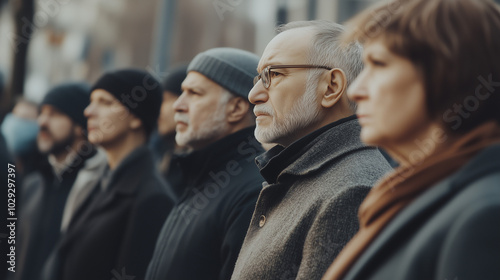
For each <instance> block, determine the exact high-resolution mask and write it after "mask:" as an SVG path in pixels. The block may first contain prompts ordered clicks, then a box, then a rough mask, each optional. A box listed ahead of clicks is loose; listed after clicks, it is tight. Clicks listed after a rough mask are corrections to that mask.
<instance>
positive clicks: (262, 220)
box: [259, 215, 266, 227]
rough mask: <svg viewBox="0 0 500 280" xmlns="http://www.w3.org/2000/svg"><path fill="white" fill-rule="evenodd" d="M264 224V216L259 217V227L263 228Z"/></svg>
mask: <svg viewBox="0 0 500 280" xmlns="http://www.w3.org/2000/svg"><path fill="white" fill-rule="evenodd" d="M265 223H266V216H264V215H260V220H259V227H263V226H264V224H265Z"/></svg>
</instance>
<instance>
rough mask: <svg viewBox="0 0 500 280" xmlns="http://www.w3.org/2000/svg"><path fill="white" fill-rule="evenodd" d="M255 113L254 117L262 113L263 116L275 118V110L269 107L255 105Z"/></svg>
mask: <svg viewBox="0 0 500 280" xmlns="http://www.w3.org/2000/svg"><path fill="white" fill-rule="evenodd" d="M253 113H254V115H257V114H258V113H261V114H266V115H269V116H271V117H272V116H273V110H272V109H271V108H269V107H267V106H266V105H255V107H253Z"/></svg>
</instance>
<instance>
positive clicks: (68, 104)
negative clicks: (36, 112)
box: [40, 82, 90, 129]
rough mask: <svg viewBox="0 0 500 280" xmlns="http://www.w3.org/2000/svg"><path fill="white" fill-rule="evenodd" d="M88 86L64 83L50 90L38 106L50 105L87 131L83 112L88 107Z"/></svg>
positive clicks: (80, 83)
mask: <svg viewBox="0 0 500 280" xmlns="http://www.w3.org/2000/svg"><path fill="white" fill-rule="evenodd" d="M89 96H90V86H89V85H88V84H87V83H82V82H78V83H66V84H61V85H58V86H56V87H54V88H53V89H51V90H50V91H49V92H48V93H47V94H46V95H45V97H44V98H43V100H42V102H41V103H40V106H43V105H52V106H54V107H55V108H56V109H57V110H59V111H61V112H62V113H64V114H65V115H67V116H68V117H70V118H71V119H72V120H73V121H74V122H75V123H76V124H78V125H80V126H81V127H83V128H84V129H87V118H85V116H84V115H83V110H85V108H86V107H87V106H88V105H89V102H90V101H89Z"/></svg>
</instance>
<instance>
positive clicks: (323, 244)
mask: <svg viewBox="0 0 500 280" xmlns="http://www.w3.org/2000/svg"><path fill="white" fill-rule="evenodd" d="M369 191H370V187H365V186H357V187H352V188H348V189H346V190H345V191H343V192H341V193H340V194H339V195H337V196H335V197H333V198H332V199H330V200H329V201H328V203H327V204H326V205H323V206H322V207H321V210H320V212H319V213H318V215H317V216H316V219H315V220H314V222H313V224H312V226H311V228H310V230H309V233H308V234H307V237H306V240H305V244H304V251H303V256H302V261H301V264H300V267H299V268H298V274H297V278H296V279H297V280H298V279H304V280H306V279H307V280H311V279H321V277H323V275H324V274H325V272H326V270H327V269H328V267H329V266H330V265H331V263H332V262H333V260H334V259H335V257H336V256H337V255H338V254H339V253H340V251H341V250H342V248H343V247H344V246H345V245H346V244H347V242H348V241H349V240H350V239H351V238H352V237H353V236H354V234H356V232H357V231H358V229H359V221H358V209H359V206H360V204H361V202H362V201H363V200H364V199H365V197H366V195H367V194H368V192H369Z"/></svg>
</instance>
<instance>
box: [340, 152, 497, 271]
mask: <svg viewBox="0 0 500 280" xmlns="http://www.w3.org/2000/svg"><path fill="white" fill-rule="evenodd" d="M499 262H500V145H495V146H492V147H489V148H487V149H485V150H483V151H482V152H480V153H479V154H478V155H477V156H476V157H475V158H474V159H472V160H471V161H470V162H468V163H467V164H466V165H465V166H464V167H462V168H461V169H460V170H459V171H458V172H456V173H455V174H453V175H451V176H450V177H448V178H446V179H445V180H443V181H441V182H439V183H437V184H436V185H435V186H432V187H431V188H430V189H429V190H427V191H426V192H424V193H423V194H422V195H420V196H419V197H418V198H417V199H416V200H415V201H413V202H412V203H411V204H410V205H409V206H408V207H406V208H405V209H404V210H403V211H401V212H400V213H399V214H398V215H397V216H396V217H395V218H394V219H393V220H392V221H391V222H390V223H389V224H388V225H387V226H386V228H385V229H384V230H383V231H382V232H381V233H380V234H379V236H377V238H376V239H375V240H374V241H373V242H372V244H371V245H370V246H369V247H368V248H367V249H366V251H365V252H364V253H363V254H362V255H361V256H360V258H359V259H358V260H357V261H356V263H355V264H354V265H353V267H352V268H351V269H350V270H349V272H348V273H347V274H346V276H345V277H344V278H343V279H344V280H354V279H374V280H375V279H377V280H378V279H380V280H387V279H404V280H423V279H425V280H446V279H448V280H479V279H481V280H486V279H488V280H489V279H500V266H499Z"/></svg>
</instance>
